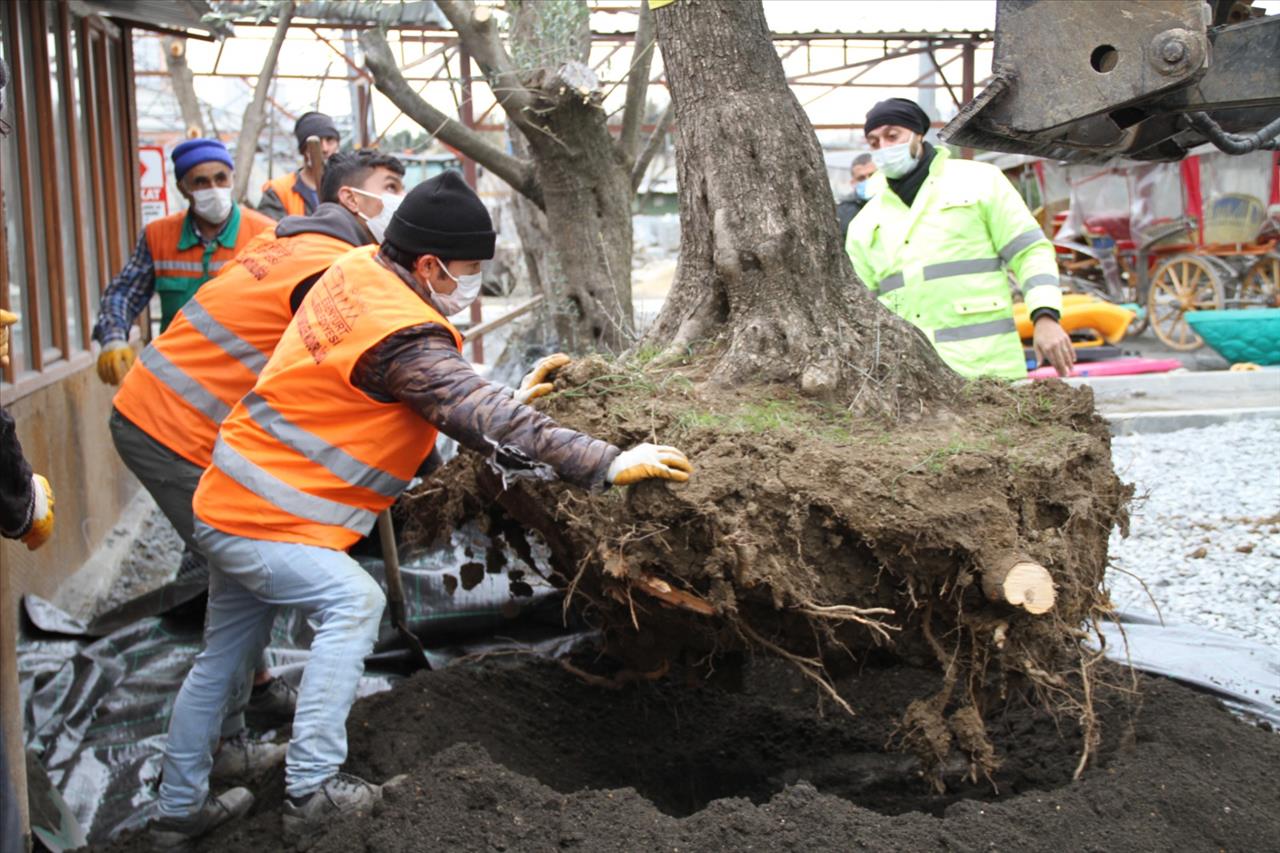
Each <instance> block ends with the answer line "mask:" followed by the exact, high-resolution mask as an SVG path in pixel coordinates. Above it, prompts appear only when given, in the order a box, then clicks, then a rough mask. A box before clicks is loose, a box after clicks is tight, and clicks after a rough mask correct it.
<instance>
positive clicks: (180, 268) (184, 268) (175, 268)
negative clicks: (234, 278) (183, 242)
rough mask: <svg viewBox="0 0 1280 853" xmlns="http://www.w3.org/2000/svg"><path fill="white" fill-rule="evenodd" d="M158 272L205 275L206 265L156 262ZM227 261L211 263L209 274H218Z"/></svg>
mask: <svg viewBox="0 0 1280 853" xmlns="http://www.w3.org/2000/svg"><path fill="white" fill-rule="evenodd" d="M152 263H153V264H154V265H155V269H156V272H198V273H201V274H203V273H204V263H203V262H202V261H168V260H155V261H152ZM227 263H228V262H227V261H225V260H223V261H209V272H217V271H218V270H220V269H222V268H223V267H224V266H226V265H227Z"/></svg>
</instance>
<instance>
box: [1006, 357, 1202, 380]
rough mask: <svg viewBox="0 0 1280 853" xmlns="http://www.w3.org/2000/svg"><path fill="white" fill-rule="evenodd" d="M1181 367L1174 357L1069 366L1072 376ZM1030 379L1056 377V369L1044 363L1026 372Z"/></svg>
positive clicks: (1130, 374)
mask: <svg viewBox="0 0 1280 853" xmlns="http://www.w3.org/2000/svg"><path fill="white" fill-rule="evenodd" d="M1179 367H1182V362H1180V361H1178V360H1177V359H1176V358H1116V359H1112V360H1111V361H1095V362H1091V363H1088V364H1077V365H1075V366H1074V367H1072V368H1071V375H1072V376H1134V375H1136V374H1139V373H1168V372H1169V371H1170V370H1177V369H1178V368H1179ZM1027 377H1028V378H1030V379H1057V378H1058V371H1056V370H1054V369H1053V367H1051V366H1049V365H1045V366H1044V367H1037V368H1036V369H1035V370H1032V371H1030V372H1029V373H1027Z"/></svg>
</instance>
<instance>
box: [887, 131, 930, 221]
mask: <svg viewBox="0 0 1280 853" xmlns="http://www.w3.org/2000/svg"><path fill="white" fill-rule="evenodd" d="M923 146H924V147H923V148H922V149H921V151H920V162H919V163H916V167H915V168H914V169H912V170H911V171H910V172H907V173H906V174H905V175H903V176H902V177H901V178H890V179H889V189H891V190H893V191H894V192H895V193H897V195H898V198H900V199H902V203H903V204H905V205H906V206H907V207H910V206H911V205H912V203H913V202H914V201H915V200H916V193H918V192H920V187H921V186H923V185H924V179H925V178H927V177H929V165H930V164H931V163H933V158H934V156H935V155H936V154H937V153H938V151H937V149H936V148H934V147H933V146H932V145H930V144H929V143H927V142H925V143H923Z"/></svg>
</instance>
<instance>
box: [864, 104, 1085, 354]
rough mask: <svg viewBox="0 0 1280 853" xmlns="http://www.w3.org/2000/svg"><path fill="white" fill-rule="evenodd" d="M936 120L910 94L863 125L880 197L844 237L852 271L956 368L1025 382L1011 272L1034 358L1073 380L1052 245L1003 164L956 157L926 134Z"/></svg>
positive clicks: (872, 186)
mask: <svg viewBox="0 0 1280 853" xmlns="http://www.w3.org/2000/svg"><path fill="white" fill-rule="evenodd" d="M929 126H930V121H929V116H928V114H927V113H926V112H925V111H924V110H923V109H921V108H920V105H919V104H917V103H915V102H914V101H909V100H907V99H906V98H890V99H888V100H885V101H881V102H880V103H878V104H876V105H875V106H874V107H872V108H871V111H870V112H869V113H867V119H866V124H865V125H864V126H863V132H864V133H865V134H866V137H867V143H868V144H869V145H870V146H871V159H872V161H873V162H874V163H875V165H876V169H877V173H876V174H875V175H874V176H872V177H871V178H870V179H869V190H870V194H871V195H872V196H873V197H872V199H871V201H869V202H868V203H867V206H866V207H865V208H863V210H862V211H861V212H860V213H859V214H858V216H857V217H856V218H855V219H854V220H853V222H852V223H850V225H849V232H848V234H847V236H846V238H845V251H846V252H847V253H848V254H849V259H850V260H851V261H852V262H853V268H854V271H855V272H857V274H858V277H859V278H861V279H862V281H863V282H864V283H865V284H866V285H867V287H869V288H870V289H871V290H872V291H874V292H875V294H876V295H877V296H878V297H879V299H880V302H881V303H882V304H883V305H884V306H885V307H887V308H888V309H889V310H891V311H893V312H894V313H895V314H897V315H899V316H900V317H903V318H904V319H906V320H908V321H910V322H911V323H912V324H914V325H915V326H917V327H918V328H920V329H921V330H922V331H924V333H925V334H926V335H928V336H929V339H930V340H931V341H933V344H934V347H935V348H936V349H937V350H938V354H939V355H940V356H942V359H943V361H945V362H946V363H947V364H948V365H950V367H951V368H952V369H953V370H955V371H956V372H957V373H959V374H960V375H962V376H966V377H977V376H999V377H1003V378H1006V379H1021V378H1024V377H1026V375H1027V363H1026V359H1025V357H1024V355H1023V350H1022V340H1021V338H1019V336H1018V332H1017V325H1016V323H1015V322H1014V319H1013V299H1012V295H1011V294H1010V291H1009V280H1008V276H1009V274H1010V273H1011V274H1012V275H1013V276H1014V278H1016V280H1017V282H1018V286H1019V287H1020V288H1021V290H1022V295H1023V299H1024V300H1025V302H1026V305H1027V307H1028V309H1029V310H1030V313H1031V318H1032V322H1033V327H1034V332H1033V339H1032V345H1033V346H1034V348H1035V352H1036V356H1037V358H1038V359H1039V360H1040V361H1042V362H1043V361H1048V362H1049V363H1051V364H1052V365H1053V366H1054V369H1056V370H1057V371H1058V375H1060V376H1066V375H1067V374H1068V373H1069V372H1070V370H1071V365H1072V364H1073V363H1074V362H1075V351H1074V350H1073V349H1072V348H1071V339H1070V338H1069V337H1068V336H1067V333H1066V332H1064V331H1063V330H1062V327H1061V326H1060V325H1059V324H1058V317H1059V316H1060V315H1061V313H1062V291H1061V290H1060V289H1059V287H1058V264H1057V257H1056V254H1055V252H1054V248H1053V244H1052V243H1050V242H1049V241H1048V240H1047V239H1045V236H1044V232H1043V231H1041V230H1040V225H1039V223H1037V222H1036V220H1035V217H1033V216H1032V215H1031V211H1029V210H1027V206H1026V204H1025V203H1024V202H1023V200H1022V197H1021V196H1020V195H1018V192H1017V190H1015V189H1014V187H1013V185H1012V184H1011V183H1009V181H1008V180H1007V179H1006V178H1005V177H1004V174H1003V173H1002V172H1001V171H1000V170H999V169H997V168H996V167H995V166H992V165H989V164H987V163H977V162H974V161H972V160H953V159H951V156H950V154H949V152H947V151H945V150H940V149H937V148H934V147H933V146H932V145H930V144H929V143H928V142H925V141H924V136H925V134H926V133H928V131H929Z"/></svg>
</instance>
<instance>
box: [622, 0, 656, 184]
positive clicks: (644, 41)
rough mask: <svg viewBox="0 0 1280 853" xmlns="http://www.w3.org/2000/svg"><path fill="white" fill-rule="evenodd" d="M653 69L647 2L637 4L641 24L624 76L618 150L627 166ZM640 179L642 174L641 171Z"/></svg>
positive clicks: (637, 139)
mask: <svg viewBox="0 0 1280 853" xmlns="http://www.w3.org/2000/svg"><path fill="white" fill-rule="evenodd" d="M652 65H653V16H652V14H650V12H649V3H648V0H640V23H639V24H638V25H637V27H636V47H635V51H634V52H633V53H632V54H631V70H630V71H628V72H627V100H626V106H625V107H624V109H623V113H622V134H621V135H620V136H619V137H618V147H619V149H621V151H622V155H623V156H624V157H626V159H627V162H628V163H634V162H635V158H636V147H637V146H638V145H639V144H640V125H641V124H643V123H644V106H645V96H646V95H647V94H648V93H649V68H650V67H651V66H652ZM641 174H642V175H643V174H644V172H643V170H642V171H641Z"/></svg>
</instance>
